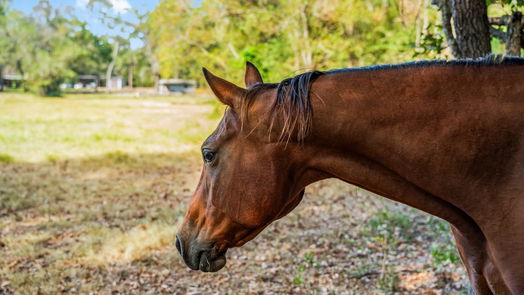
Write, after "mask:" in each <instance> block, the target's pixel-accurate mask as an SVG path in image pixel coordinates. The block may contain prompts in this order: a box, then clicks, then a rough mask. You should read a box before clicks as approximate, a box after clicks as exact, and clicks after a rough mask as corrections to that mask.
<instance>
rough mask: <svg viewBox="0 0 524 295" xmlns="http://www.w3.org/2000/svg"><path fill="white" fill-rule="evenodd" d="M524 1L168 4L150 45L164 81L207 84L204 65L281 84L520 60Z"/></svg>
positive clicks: (153, 22) (159, 11)
mask: <svg viewBox="0 0 524 295" xmlns="http://www.w3.org/2000/svg"><path fill="white" fill-rule="evenodd" d="M523 2H524V1H522V0H502V1H492V0H488V1H485V0H433V1H430V0H413V1H407V0H367V1H364V0H289V1H288V0H243V1H229V0H222V1H209V0H203V1H202V2H201V4H200V5H198V6H194V5H192V1H189V0H162V1H161V2H160V4H159V5H158V6H157V8H156V9H155V11H154V12H153V13H152V14H151V16H150V18H149V26H150V30H151V35H150V42H151V43H152V44H151V45H152V47H154V54H155V58H156V60H157V61H158V63H159V74H160V76H162V77H171V76H175V77H188V78H196V79H199V80H200V81H201V82H202V80H201V79H202V78H201V75H200V67H201V66H202V65H203V64H205V66H206V67H209V68H211V69H212V70H215V71H217V72H220V73H221V74H222V75H228V74H229V73H237V72H238V71H239V70H240V68H243V66H244V61H245V60H250V61H253V62H254V63H255V64H257V66H260V68H261V69H262V71H263V74H265V76H266V77H268V78H269V80H270V81H278V80H280V79H282V78H284V77H287V76H289V75H292V74H294V73H297V72H303V71H306V70H312V69H330V68H342V67H352V66H362V65H371V64H377V63H392V62H400V61H407V60H411V59H414V58H419V59H420V58H451V57H453V56H454V57H457V58H465V57H480V56H484V55H487V54H489V53H491V52H494V53H504V52H505V47H507V48H508V51H507V53H508V54H511V55H520V51H521V48H522V44H521V42H520V40H521V37H520V36H521V35H522V17H521V15H522V14H521V11H522V4H523ZM488 15H489V16H490V18H488ZM506 44H507V45H506ZM512 46H513V47H512ZM228 78H230V79H235V78H236V79H238V77H236V76H235V77H233V76H231V77H228ZM237 82H240V81H237Z"/></svg>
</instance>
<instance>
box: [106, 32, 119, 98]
mask: <svg viewBox="0 0 524 295" xmlns="http://www.w3.org/2000/svg"><path fill="white" fill-rule="evenodd" d="M119 47H120V44H119V43H118V42H115V47H114V48H113V57H112V59H111V62H110V63H109V65H108V66H107V71H106V90H110V89H111V87H110V85H111V75H112V74H113V68H114V67H115V62H116V57H117V56H118V49H119Z"/></svg>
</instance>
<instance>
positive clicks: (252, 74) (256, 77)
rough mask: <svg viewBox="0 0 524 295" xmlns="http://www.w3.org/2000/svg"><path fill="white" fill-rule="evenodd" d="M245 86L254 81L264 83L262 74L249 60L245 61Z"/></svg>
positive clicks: (254, 82) (250, 84)
mask: <svg viewBox="0 0 524 295" xmlns="http://www.w3.org/2000/svg"><path fill="white" fill-rule="evenodd" d="M245 81H246V87H249V86H252V85H254V84H256V83H264V82H263V81H262V76H261V75H260V72H259V71H258V69H257V67H255V65H254V64H252V63H250V62H246V77H245Z"/></svg>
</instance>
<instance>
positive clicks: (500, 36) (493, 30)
mask: <svg viewBox="0 0 524 295" xmlns="http://www.w3.org/2000/svg"><path fill="white" fill-rule="evenodd" d="M489 34H490V35H491V37H493V38H497V39H499V40H500V41H502V42H506V39H507V36H506V33H505V32H503V31H502V30H499V29H497V28H495V27H492V26H490V27H489Z"/></svg>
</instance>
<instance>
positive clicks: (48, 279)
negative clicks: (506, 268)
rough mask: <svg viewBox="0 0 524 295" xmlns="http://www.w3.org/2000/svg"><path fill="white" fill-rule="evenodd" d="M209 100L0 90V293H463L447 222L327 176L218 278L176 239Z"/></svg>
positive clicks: (210, 124) (212, 112) (210, 120)
mask: <svg viewBox="0 0 524 295" xmlns="http://www.w3.org/2000/svg"><path fill="white" fill-rule="evenodd" d="M220 115H221V108H220V107H219V106H218V105H217V104H216V103H214V100H213V99H212V98H211V97H208V96H198V97H189V96H179V97H138V98H134V97H125V96H108V95H100V94H89V95H70V96H66V97H64V98H38V97H33V96H31V95H26V94H14V93H1V94H0V294H4V293H5V294H57V293H72V294H77V293H80V294H158V293H165V294H279V293H280V294H291V293H293V294H393V293H398V294H465V286H464V285H465V275H464V271H463V269H462V266H461V264H460V262H459V261H458V258H457V257H458V256H457V254H456V252H455V250H454V248H453V247H452V242H451V238H450V235H449V228H448V226H447V225H446V224H445V223H444V222H442V221H439V220H437V219H435V218H432V217H429V216H427V215H424V214H422V213H420V212H417V211H415V210H413V209H409V208H406V207H404V206H401V205H398V204H394V203H392V202H389V201H387V200H384V199H382V198H379V197H376V196H373V195H371V194H370V193H367V192H365V191H363V190H360V189H357V188H355V187H352V186H349V185H346V184H342V183H340V182H338V181H334V180H329V181H323V182H321V183H318V184H315V185H312V186H311V187H310V188H308V190H307V194H306V197H305V200H304V201H303V203H302V204H301V205H300V206H299V207H298V208H297V209H296V210H295V211H294V212H293V213H291V214H290V215H289V216H288V217H286V218H285V219H283V220H281V221H279V222H276V223H275V224H274V225H272V226H270V227H269V228H268V229H267V230H266V231H265V232H264V233H263V234H261V236H260V237H258V238H257V239H255V240H254V241H252V242H250V243H248V244H247V245H246V246H245V247H243V248H241V249H232V250H231V251H230V252H229V253H228V258H229V262H228V265H227V266H226V268H225V269H224V270H222V271H220V272H218V273H216V274H203V273H199V272H193V271H189V270H188V269H187V268H186V267H185V265H184V264H183V262H182V261H181V259H180V258H179V257H178V255H176V251H175V249H174V247H173V236H174V233H175V232H176V228H177V225H178V224H179V223H180V221H181V218H182V215H183V213H184V211H185V209H186V205H187V203H188V200H189V199H190V197H191V193H192V190H193V189H194V187H195V185H196V182H197V180H198V175H199V172H200V165H201V160H200V155H199V145H200V143H201V142H202V141H203V140H204V138H205V137H206V135H207V134H209V133H210V131H211V130H212V129H213V128H214V126H215V125H216V123H217V121H218V119H219V117H220Z"/></svg>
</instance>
